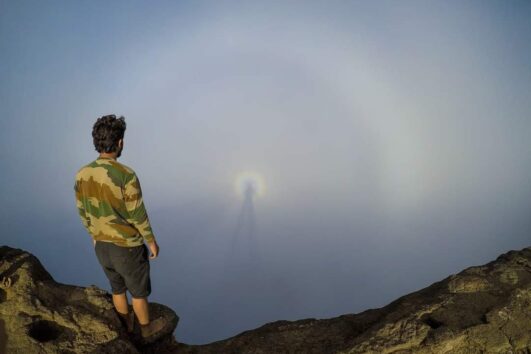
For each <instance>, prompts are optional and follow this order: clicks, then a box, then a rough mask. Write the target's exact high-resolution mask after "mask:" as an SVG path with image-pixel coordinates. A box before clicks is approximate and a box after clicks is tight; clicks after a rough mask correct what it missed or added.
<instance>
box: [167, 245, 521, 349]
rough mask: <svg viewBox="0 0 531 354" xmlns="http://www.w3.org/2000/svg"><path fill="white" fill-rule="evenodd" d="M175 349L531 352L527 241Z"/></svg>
mask: <svg viewBox="0 0 531 354" xmlns="http://www.w3.org/2000/svg"><path fill="white" fill-rule="evenodd" d="M171 352H174V353H194V354H203V353H212V354H214V353H242V354H245V353H249V354H250V353H253V354H258V353H264V354H265V353H290V354H291V353H305V354H306V353H308V354H310V353H337V354H358V353H396V354H399V353H400V354H405V353H426V354H428V353H430V354H436V353H437V354H438V353H489V354H490V353H504V354H506V353H514V354H517V353H531V248H530V247H528V248H524V249H522V250H520V251H510V252H507V253H505V254H503V255H501V256H499V257H498V258H497V259H496V260H495V261H492V262H490V263H487V264H485V265H483V266H474V267H470V268H467V269H465V270H463V271H462V272H460V273H458V274H453V275H450V276H448V277H447V278H445V279H443V280H441V281H438V282H435V283H433V284H431V285H430V286H428V287H426V288H424V289H421V290H419V291H416V292H413V293H411V294H408V295H405V296H402V297H400V298H399V299H397V300H395V301H393V302H391V303H389V304H388V305H387V306H384V307H382V308H379V309H369V310H366V311H363V312H361V313H357V314H345V315H342V316H339V317H334V318H328V319H315V318H308V319H303V320H298V321H276V322H271V323H267V324H265V325H263V326H260V327H258V328H256V329H252V330H248V331H244V332H242V333H240V334H238V335H236V336H234V337H231V338H227V339H224V340H220V341H216V342H213V343H209V344H204V345H186V344H183V343H179V344H177V345H176V346H175V347H174V348H172V350H171Z"/></svg>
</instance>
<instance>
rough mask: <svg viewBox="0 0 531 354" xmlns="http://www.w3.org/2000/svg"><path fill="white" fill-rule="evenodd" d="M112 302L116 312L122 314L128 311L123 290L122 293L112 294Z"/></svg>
mask: <svg viewBox="0 0 531 354" xmlns="http://www.w3.org/2000/svg"><path fill="white" fill-rule="evenodd" d="M112 302H113V303H114V307H115V308H116V311H117V312H118V313H120V314H123V315H127V314H128V313H129V304H128V303H127V295H126V293H125V292H124V293H122V294H112Z"/></svg>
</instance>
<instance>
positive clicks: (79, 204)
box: [74, 181, 96, 246]
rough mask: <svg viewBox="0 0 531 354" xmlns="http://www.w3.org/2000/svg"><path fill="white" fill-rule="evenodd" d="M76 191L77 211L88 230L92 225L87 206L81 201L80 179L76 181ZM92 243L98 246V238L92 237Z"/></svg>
mask: <svg viewBox="0 0 531 354" xmlns="http://www.w3.org/2000/svg"><path fill="white" fill-rule="evenodd" d="M74 191H75V192H76V206H77V212H78V214H79V218H80V219H81V222H82V223H83V226H84V227H85V229H87V231H88V228H89V225H90V219H89V218H88V217H87V213H86V211H85V206H84V205H83V203H82V202H81V193H80V189H79V184H78V181H76V183H75V185H74ZM92 243H93V244H94V246H96V240H94V239H92Z"/></svg>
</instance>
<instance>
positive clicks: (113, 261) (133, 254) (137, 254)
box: [95, 241, 151, 298]
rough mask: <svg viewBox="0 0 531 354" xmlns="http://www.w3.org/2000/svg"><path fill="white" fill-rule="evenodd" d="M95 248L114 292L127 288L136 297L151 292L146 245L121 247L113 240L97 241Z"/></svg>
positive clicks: (144, 295) (121, 291)
mask: <svg viewBox="0 0 531 354" xmlns="http://www.w3.org/2000/svg"><path fill="white" fill-rule="evenodd" d="M95 250H96V256H97V257H98V261H99V262H100V264H101V266H102V268H103V271H104V272H105V275H106V276H107V278H108V279H109V282H110V283H111V289H112V293H113V294H123V293H124V292H125V291H126V290H129V292H130V293H131V295H132V296H133V297H135V298H141V297H147V296H149V294H151V279H150V278H149V258H148V250H147V247H146V245H141V246H135V247H121V246H117V245H115V244H114V243H112V242H102V241H96V246H95Z"/></svg>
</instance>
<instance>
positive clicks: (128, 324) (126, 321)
mask: <svg viewBox="0 0 531 354" xmlns="http://www.w3.org/2000/svg"><path fill="white" fill-rule="evenodd" d="M118 317H119V318H120V321H121V322H122V325H123V326H124V327H125V328H126V329H127V333H133V330H134V327H135V313H134V312H133V311H129V312H128V313H127V314H126V315H125V314H123V313H119V312H118Z"/></svg>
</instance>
